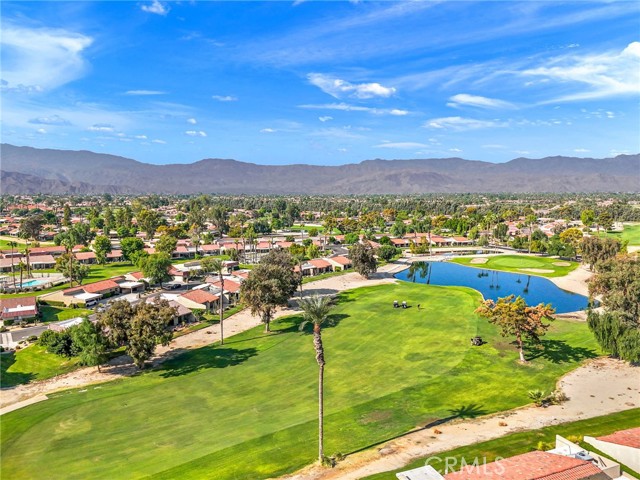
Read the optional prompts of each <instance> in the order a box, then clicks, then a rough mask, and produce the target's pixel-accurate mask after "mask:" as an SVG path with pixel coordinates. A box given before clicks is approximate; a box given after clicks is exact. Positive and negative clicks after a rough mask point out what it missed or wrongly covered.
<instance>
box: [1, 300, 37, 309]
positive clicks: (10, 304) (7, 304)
mask: <svg viewBox="0 0 640 480" xmlns="http://www.w3.org/2000/svg"><path fill="white" fill-rule="evenodd" d="M19 306H22V307H27V306H29V307H30V306H34V307H35V306H36V297H22V298H0V310H4V309H5V308H16V307H19Z"/></svg>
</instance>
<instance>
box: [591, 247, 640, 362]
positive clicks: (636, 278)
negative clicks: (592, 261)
mask: <svg viewBox="0 0 640 480" xmlns="http://www.w3.org/2000/svg"><path fill="white" fill-rule="evenodd" d="M589 294H590V296H591V297H592V298H593V297H594V296H595V295H601V296H602V305H603V307H604V311H603V312H602V313H599V312H597V311H595V310H593V309H591V310H590V311H589V313H588V316H587V323H588V325H589V328H590V329H591V331H592V332H593V333H594V336H595V337H596V340H597V341H598V343H599V344H600V346H601V347H602V348H603V349H604V350H605V351H607V352H609V353H610V354H611V355H612V356H614V357H617V358H621V359H623V360H627V361H629V362H632V363H638V362H640V259H638V258H637V257H632V256H629V255H626V256H620V257H615V258H611V259H609V260H607V261H604V262H602V263H600V264H599V266H598V273H597V274H596V275H595V276H594V277H593V278H592V279H591V281H590V282H589Z"/></svg>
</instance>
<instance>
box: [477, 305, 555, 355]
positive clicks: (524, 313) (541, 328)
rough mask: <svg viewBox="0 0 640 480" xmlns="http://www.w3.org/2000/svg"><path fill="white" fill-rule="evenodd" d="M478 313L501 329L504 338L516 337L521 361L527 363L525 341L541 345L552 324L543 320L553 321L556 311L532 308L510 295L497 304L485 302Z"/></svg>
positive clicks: (543, 306) (548, 308)
mask: <svg viewBox="0 0 640 480" xmlns="http://www.w3.org/2000/svg"><path fill="white" fill-rule="evenodd" d="M476 313H477V314H479V315H480V316H482V317H485V318H487V319H488V320H489V322H491V323H493V324H495V325H496V326H497V327H498V328H500V333H501V335H502V336H503V337H506V336H510V335H513V336H515V337H516V342H517V345H518V352H519V354H520V361H521V362H523V363H525V362H526V359H525V357H524V339H525V338H526V339H528V340H529V341H531V342H534V343H539V342H540V337H541V336H543V335H544V334H545V333H546V331H547V329H548V328H549V326H550V324H548V323H544V322H543V320H545V319H549V320H553V317H552V315H553V314H554V313H555V310H554V309H553V308H552V307H551V305H550V304H549V305H544V304H542V303H541V304H539V305H537V306H535V307H530V306H528V305H527V303H526V302H525V301H524V298H522V297H516V296H515V295H509V296H508V297H503V298H499V299H498V301H497V302H494V301H493V300H485V301H484V302H482V304H481V305H480V306H479V307H478V308H477V309H476Z"/></svg>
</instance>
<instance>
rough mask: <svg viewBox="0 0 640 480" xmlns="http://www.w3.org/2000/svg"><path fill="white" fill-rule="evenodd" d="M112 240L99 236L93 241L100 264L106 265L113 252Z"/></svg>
mask: <svg viewBox="0 0 640 480" xmlns="http://www.w3.org/2000/svg"><path fill="white" fill-rule="evenodd" d="M111 248H112V247H111V240H110V239H109V237H107V236H106V235H98V236H97V237H96V238H95V240H94V241H93V250H94V251H95V252H96V257H97V259H98V263H100V264H101V265H104V263H105V261H106V260H107V254H108V253H110V252H111Z"/></svg>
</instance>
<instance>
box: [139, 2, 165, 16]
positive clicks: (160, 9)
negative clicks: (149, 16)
mask: <svg viewBox="0 0 640 480" xmlns="http://www.w3.org/2000/svg"><path fill="white" fill-rule="evenodd" d="M140 9H141V10H142V11H143V12H147V13H155V14H156V15H163V16H164V15H166V14H167V13H169V7H167V6H165V5H164V4H163V3H160V2H159V1H158V0H153V2H151V4H150V5H148V4H147V5H141V6H140Z"/></svg>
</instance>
